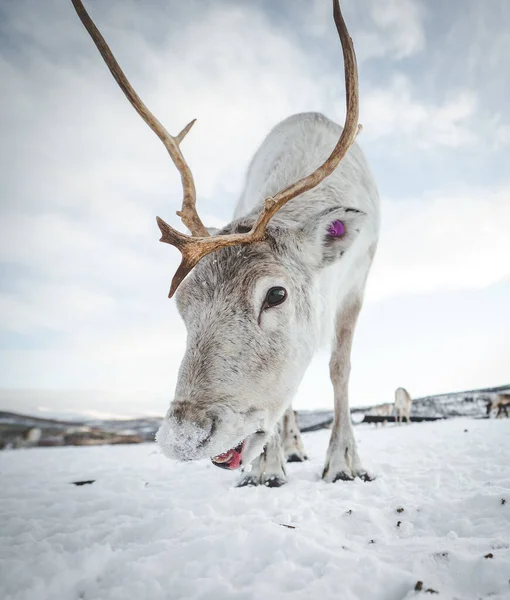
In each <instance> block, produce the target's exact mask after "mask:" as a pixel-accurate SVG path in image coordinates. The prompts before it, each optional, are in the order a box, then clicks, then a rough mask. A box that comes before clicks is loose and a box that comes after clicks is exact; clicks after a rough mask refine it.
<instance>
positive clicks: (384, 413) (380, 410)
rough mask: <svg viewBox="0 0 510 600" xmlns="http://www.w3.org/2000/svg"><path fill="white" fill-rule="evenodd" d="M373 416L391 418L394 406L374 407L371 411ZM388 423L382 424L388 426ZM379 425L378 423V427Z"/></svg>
mask: <svg viewBox="0 0 510 600" xmlns="http://www.w3.org/2000/svg"><path fill="white" fill-rule="evenodd" d="M370 414H371V415H374V416H376V417H391V416H392V415H393V404H390V403H388V404H379V406H374V408H372V409H371V411H370ZM387 422H388V421H383V422H382V424H383V425H386V423H387ZM378 425H379V423H376V426H378Z"/></svg>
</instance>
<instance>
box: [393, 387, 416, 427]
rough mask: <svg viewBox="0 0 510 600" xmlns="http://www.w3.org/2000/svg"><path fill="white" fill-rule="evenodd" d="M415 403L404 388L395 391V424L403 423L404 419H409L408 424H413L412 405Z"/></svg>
mask: <svg viewBox="0 0 510 600" xmlns="http://www.w3.org/2000/svg"><path fill="white" fill-rule="evenodd" d="M412 403H413V401H412V399H411V396H410V395H409V392H408V391H407V390H405V389H404V388H397V389H396V390H395V422H396V423H399V424H400V423H402V419H403V418H405V419H407V422H408V423H410V422H411V405H412Z"/></svg>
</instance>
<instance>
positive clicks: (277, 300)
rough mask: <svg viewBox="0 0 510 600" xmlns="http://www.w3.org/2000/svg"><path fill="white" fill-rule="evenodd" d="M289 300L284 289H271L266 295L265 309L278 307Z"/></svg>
mask: <svg viewBox="0 0 510 600" xmlns="http://www.w3.org/2000/svg"><path fill="white" fill-rule="evenodd" d="M286 299H287V290H286V289H285V288H282V287H274V288H271V289H270V290H269V291H268V292H267V294H266V300H265V302H264V305H265V308H270V307H272V306H278V304H281V303H282V302H284V301H285V300H286Z"/></svg>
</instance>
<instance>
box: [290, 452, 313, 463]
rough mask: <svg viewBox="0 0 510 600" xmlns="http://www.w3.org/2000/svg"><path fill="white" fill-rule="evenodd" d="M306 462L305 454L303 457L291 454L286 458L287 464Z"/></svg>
mask: <svg viewBox="0 0 510 600" xmlns="http://www.w3.org/2000/svg"><path fill="white" fill-rule="evenodd" d="M305 460H308V456H306V454H305V455H304V456H299V454H291V455H290V456H288V457H287V462H289V463H290V462H304V461H305Z"/></svg>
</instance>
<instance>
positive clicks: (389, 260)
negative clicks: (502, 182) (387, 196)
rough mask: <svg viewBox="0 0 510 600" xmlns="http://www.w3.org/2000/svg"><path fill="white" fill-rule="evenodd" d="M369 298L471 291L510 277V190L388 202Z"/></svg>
mask: <svg viewBox="0 0 510 600" xmlns="http://www.w3.org/2000/svg"><path fill="white" fill-rule="evenodd" d="M382 214H383V226H382V232H381V239H380V245H379V249H378V252H377V255H376V260H375V261H374V267H373V271H372V273H371V276H370V278H369V284H368V293H367V297H368V298H370V299H371V300H376V299H381V298H383V297H389V296H397V295H401V294H403V295H407V294H421V293H430V292H433V291H437V290H458V289H462V290H468V289H480V288H484V287H488V286H490V285H492V284H494V283H497V282H499V281H502V280H504V279H505V278H507V277H509V276H510V261H509V260H508V257H509V256H510V236H509V235H508V227H507V224H508V223H509V222H510V187H502V188H492V189H491V188H487V189H461V190H456V191H451V192H450V193H448V194H444V193H443V194H442V193H436V194H433V195H427V196H425V197H423V198H414V199H413V198H410V199H408V200H399V201H389V200H386V201H383V203H382Z"/></svg>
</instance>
